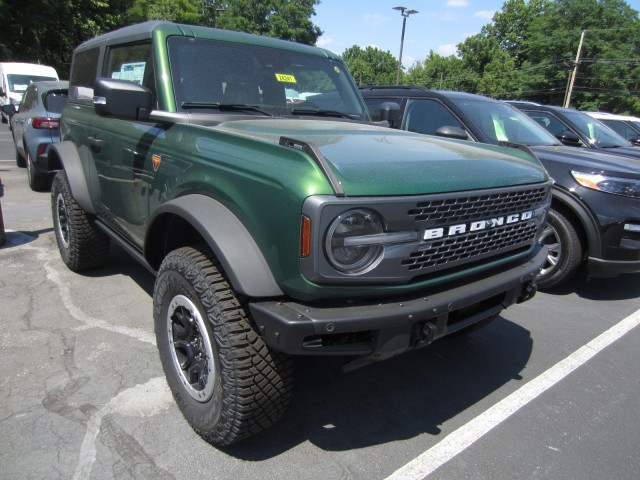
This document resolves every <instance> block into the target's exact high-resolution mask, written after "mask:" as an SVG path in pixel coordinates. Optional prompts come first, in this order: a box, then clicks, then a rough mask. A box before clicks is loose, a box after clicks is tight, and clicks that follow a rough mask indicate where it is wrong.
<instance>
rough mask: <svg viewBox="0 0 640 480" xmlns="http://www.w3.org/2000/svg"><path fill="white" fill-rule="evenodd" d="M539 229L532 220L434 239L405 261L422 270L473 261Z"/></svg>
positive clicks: (525, 240) (517, 243)
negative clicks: (479, 231)
mask: <svg viewBox="0 0 640 480" xmlns="http://www.w3.org/2000/svg"><path fill="white" fill-rule="evenodd" d="M536 231H537V228H536V226H535V225H534V224H532V223H523V224H516V225H509V226H507V227H500V228H496V229H494V230H488V231H484V232H481V233H468V234H462V235H458V236H456V237H451V238H445V239H442V240H437V241H434V242H431V243H430V244H429V245H428V246H427V248H425V249H420V250H418V251H416V252H414V253H412V254H411V256H410V257H409V258H408V259H406V260H403V261H402V265H404V266H406V267H407V268H408V269H409V270H421V269H424V268H433V267H438V266H440V265H450V264H453V263H460V262H461V261H467V260H473V259H476V258H480V257H481V256H485V255H489V254H492V253H494V252H496V251H502V250H508V249H511V248H517V247H519V246H521V245H523V244H526V243H529V242H530V241H531V240H532V239H533V238H534V237H535V234H536Z"/></svg>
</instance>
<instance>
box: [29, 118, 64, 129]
mask: <svg viewBox="0 0 640 480" xmlns="http://www.w3.org/2000/svg"><path fill="white" fill-rule="evenodd" d="M31 126H32V127H33V128H58V127H59V126H60V120H59V119H58V118H50V117H35V118H32V119H31Z"/></svg>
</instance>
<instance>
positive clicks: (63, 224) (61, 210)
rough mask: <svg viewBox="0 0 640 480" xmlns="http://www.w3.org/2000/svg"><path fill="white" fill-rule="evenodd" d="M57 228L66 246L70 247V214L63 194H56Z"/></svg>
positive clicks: (59, 236)
mask: <svg viewBox="0 0 640 480" xmlns="http://www.w3.org/2000/svg"><path fill="white" fill-rule="evenodd" d="M56 220H57V221H56V229H57V232H58V238H59V239H60V241H61V242H62V245H63V246H64V248H69V216H68V214H67V205H66V204H65V202H64V198H63V197H62V194H61V193H59V194H58V195H57V196H56Z"/></svg>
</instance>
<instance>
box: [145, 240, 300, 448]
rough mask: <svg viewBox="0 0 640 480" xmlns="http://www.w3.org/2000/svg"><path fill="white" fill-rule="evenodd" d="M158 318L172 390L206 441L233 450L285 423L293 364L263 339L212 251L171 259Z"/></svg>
mask: <svg viewBox="0 0 640 480" xmlns="http://www.w3.org/2000/svg"><path fill="white" fill-rule="evenodd" d="M153 312H154V321H155V332H156V341H157V345H158V351H159V354H160V359H161V361H162V367H163V369H164V372H165V375H166V377H167V383H168V385H169V388H170V389H171V392H172V393H173V396H174V398H175V401H176V403H177V404H178V406H179V408H180V410H181V411H182V414H183V415H184V417H185V418H186V420H187V421H188V422H189V424H190V425H191V426H192V428H193V429H194V430H195V431H196V432H197V433H198V434H199V435H200V436H202V438H204V439H205V440H206V441H207V442H209V443H211V444H213V445H215V446H225V445H230V444H232V443H235V442H238V441H240V440H243V439H246V438H248V437H250V436H252V435H254V434H256V433H258V432H260V431H262V430H264V429H266V428H268V427H269V426H271V425H272V424H273V423H275V422H276V421H277V420H279V419H280V418H281V417H282V415H283V414H284V412H285V410H286V408H287V405H288V403H289V399H290V397H291V390H292V385H293V363H292V359H291V358H290V357H289V356H287V355H284V354H282V353H278V352H275V351H272V350H271V349H270V348H269V347H267V345H266V344H265V343H264V341H263V339H262V338H261V337H260V336H259V335H258V334H257V332H256V330H255V328H254V326H253V324H252V322H251V319H250V313H249V312H248V309H247V308H246V307H245V306H244V305H243V304H242V302H241V299H240V298H239V297H238V296H236V295H235V293H234V292H233V290H232V288H231V286H230V284H229V282H228V281H227V279H226V278H225V276H224V274H223V272H222V270H221V268H220V266H219V264H218V262H217V261H216V260H215V259H214V257H213V255H212V253H211V251H210V250H209V249H208V248H207V247H205V246H200V247H193V248H192V247H184V248H180V249H178V250H174V251H173V252H171V253H169V254H168V255H167V256H166V258H165V259H164V261H163V262H162V265H161V266H160V270H159V271H158V277H157V279H156V284H155V288H154V293H153Z"/></svg>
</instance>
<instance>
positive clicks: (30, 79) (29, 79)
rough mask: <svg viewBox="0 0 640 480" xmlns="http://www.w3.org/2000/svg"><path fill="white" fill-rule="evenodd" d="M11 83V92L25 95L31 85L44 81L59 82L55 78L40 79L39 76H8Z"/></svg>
mask: <svg viewBox="0 0 640 480" xmlns="http://www.w3.org/2000/svg"><path fill="white" fill-rule="evenodd" d="M7 80H8V82H9V90H11V91H12V92H15V93H24V91H25V90H26V89H27V87H28V86H29V85H31V84H32V83H34V82H41V81H43V80H57V78H54V77H39V76H37V75H15V74H10V75H7Z"/></svg>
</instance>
